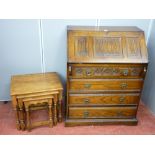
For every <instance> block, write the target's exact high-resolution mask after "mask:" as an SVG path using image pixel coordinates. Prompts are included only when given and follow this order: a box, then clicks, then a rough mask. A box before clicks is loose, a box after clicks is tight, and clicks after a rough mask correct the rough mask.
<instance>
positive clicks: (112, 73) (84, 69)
mask: <svg viewBox="0 0 155 155" xmlns="http://www.w3.org/2000/svg"><path fill="white" fill-rule="evenodd" d="M68 72H69V73H68V74H69V76H70V77H72V78H141V77H143V76H144V75H145V72H146V67H145V66H144V65H110V64H109V65H99V64H98V65H95V64H94V65H93V64H85V65H83V64H69V66H68Z"/></svg>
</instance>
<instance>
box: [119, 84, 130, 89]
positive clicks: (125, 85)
mask: <svg viewBox="0 0 155 155" xmlns="http://www.w3.org/2000/svg"><path fill="white" fill-rule="evenodd" d="M120 87H121V89H125V88H127V87H128V84H127V83H121V84H120Z"/></svg>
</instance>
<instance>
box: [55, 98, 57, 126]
mask: <svg viewBox="0 0 155 155" xmlns="http://www.w3.org/2000/svg"><path fill="white" fill-rule="evenodd" d="M54 125H57V95H55V97H54Z"/></svg>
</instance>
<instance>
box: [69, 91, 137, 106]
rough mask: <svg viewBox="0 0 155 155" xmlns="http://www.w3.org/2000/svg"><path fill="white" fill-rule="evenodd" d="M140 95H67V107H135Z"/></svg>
mask: <svg viewBox="0 0 155 155" xmlns="http://www.w3.org/2000/svg"><path fill="white" fill-rule="evenodd" d="M139 98H140V94H139V93H134V94H69V98H68V100H69V105H71V106H81V105H83V106H86V105H87V106H89V105H136V104H138V103H139Z"/></svg>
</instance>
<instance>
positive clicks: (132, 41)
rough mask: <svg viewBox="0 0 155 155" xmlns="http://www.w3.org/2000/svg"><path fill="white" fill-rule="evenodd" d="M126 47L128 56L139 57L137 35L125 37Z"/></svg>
mask: <svg viewBox="0 0 155 155" xmlns="http://www.w3.org/2000/svg"><path fill="white" fill-rule="evenodd" d="M126 48H127V53H128V57H135V58H140V57H141V50H140V42H139V38H137V37H130V38H129V37H128V38H126Z"/></svg>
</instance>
